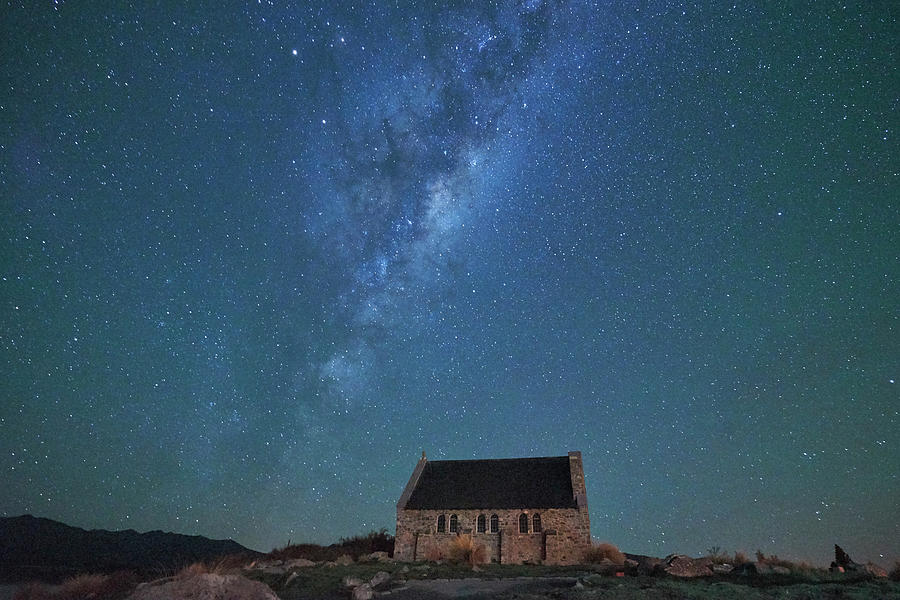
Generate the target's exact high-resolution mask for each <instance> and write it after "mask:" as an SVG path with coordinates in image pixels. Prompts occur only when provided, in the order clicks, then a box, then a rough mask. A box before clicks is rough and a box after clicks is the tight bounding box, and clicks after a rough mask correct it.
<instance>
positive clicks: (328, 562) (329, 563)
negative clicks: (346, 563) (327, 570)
mask: <svg viewBox="0 0 900 600" xmlns="http://www.w3.org/2000/svg"><path fill="white" fill-rule="evenodd" d="M322 564H323V565H325V566H326V567H336V566H337V563H336V562H334V561H333V560H329V561H327V562H324V563H322Z"/></svg>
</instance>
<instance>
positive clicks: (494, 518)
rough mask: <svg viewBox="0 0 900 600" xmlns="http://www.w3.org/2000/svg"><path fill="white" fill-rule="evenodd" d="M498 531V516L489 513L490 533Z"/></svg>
mask: <svg viewBox="0 0 900 600" xmlns="http://www.w3.org/2000/svg"><path fill="white" fill-rule="evenodd" d="M499 532H500V517H498V516H497V515H491V533H499Z"/></svg>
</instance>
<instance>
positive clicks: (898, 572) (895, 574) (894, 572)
mask: <svg viewBox="0 0 900 600" xmlns="http://www.w3.org/2000/svg"><path fill="white" fill-rule="evenodd" d="M888 577H890V578H891V581H900V560H898V561H897V562H896V563H894V568H893V569H891V572H890V573H889V574H888Z"/></svg>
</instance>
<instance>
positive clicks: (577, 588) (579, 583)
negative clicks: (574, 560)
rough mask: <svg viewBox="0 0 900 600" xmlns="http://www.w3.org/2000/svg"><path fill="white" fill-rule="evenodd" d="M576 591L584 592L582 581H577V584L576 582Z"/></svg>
mask: <svg viewBox="0 0 900 600" xmlns="http://www.w3.org/2000/svg"><path fill="white" fill-rule="evenodd" d="M575 589H576V590H583V589H584V584H583V583H581V581H576V582H575Z"/></svg>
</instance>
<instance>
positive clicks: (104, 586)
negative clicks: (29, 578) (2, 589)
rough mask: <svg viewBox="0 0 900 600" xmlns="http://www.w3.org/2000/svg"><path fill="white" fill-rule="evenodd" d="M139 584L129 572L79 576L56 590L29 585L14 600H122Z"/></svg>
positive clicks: (37, 584) (66, 581)
mask: <svg viewBox="0 0 900 600" xmlns="http://www.w3.org/2000/svg"><path fill="white" fill-rule="evenodd" d="M137 584H138V578H137V576H135V575H134V573H131V572H128V571H117V572H115V573H112V574H110V575H99V574H85V575H77V576H75V577H71V578H69V579H67V580H65V581H64V582H63V583H62V584H61V585H60V586H59V587H58V588H56V589H52V588H50V587H48V586H46V585H43V584H40V583H31V584H28V585H27V586H25V587H23V588H22V589H20V590H19V591H18V592H16V594H15V595H14V596H13V600H85V599H88V598H89V599H91V600H121V599H123V598H125V597H126V596H127V595H128V594H130V593H131V592H132V590H134V588H135V587H136V586H137Z"/></svg>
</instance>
